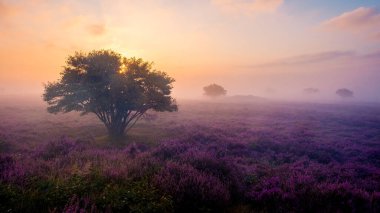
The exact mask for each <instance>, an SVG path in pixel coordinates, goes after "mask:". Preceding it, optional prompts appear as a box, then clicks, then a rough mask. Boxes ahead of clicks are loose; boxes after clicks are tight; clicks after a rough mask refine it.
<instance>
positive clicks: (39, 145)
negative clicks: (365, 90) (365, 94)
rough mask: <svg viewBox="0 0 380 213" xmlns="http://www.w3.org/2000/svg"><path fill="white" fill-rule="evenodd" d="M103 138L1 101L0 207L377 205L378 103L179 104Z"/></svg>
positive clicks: (83, 125)
mask: <svg viewBox="0 0 380 213" xmlns="http://www.w3.org/2000/svg"><path fill="white" fill-rule="evenodd" d="M178 105H179V111H178V112H174V113H153V112H150V113H148V114H149V115H147V116H145V118H144V119H142V120H141V121H139V122H138V123H137V124H136V125H135V126H134V127H133V128H132V129H131V131H130V132H128V135H127V136H126V138H124V139H120V140H117V141H115V140H110V139H108V138H107V131H106V129H105V128H104V126H103V124H102V123H101V122H100V121H99V120H98V119H97V118H96V117H95V116H94V115H86V116H82V117H81V116H79V114H78V113H67V114H58V115H53V114H49V113H47V112H46V106H45V105H43V104H38V103H31V104H28V105H26V104H23V105H21V104H17V103H16V102H7V103H5V104H2V105H0V119H1V122H0V150H1V153H0V212H380V105H379V104H352V103H351V104H350V103H336V104H311V103H290V102H274V101H265V100H254V101H246V102H244V101H243V102H236V101H232V100H230V101H222V100H219V101H178Z"/></svg>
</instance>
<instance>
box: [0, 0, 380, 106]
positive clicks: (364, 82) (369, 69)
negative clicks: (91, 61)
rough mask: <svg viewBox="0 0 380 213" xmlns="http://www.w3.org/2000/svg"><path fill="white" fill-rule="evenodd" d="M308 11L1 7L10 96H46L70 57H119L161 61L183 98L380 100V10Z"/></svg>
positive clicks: (278, 3) (237, 3) (234, 6)
mask: <svg viewBox="0 0 380 213" xmlns="http://www.w3.org/2000/svg"><path fill="white" fill-rule="evenodd" d="M299 2H300V0H292V1H283V0H234V1H232V0H195V1H174V0H173V1H171V0H156V1H153V0H139V1H138V0H126V1H122V0H115V1H106V0H93V1H86V2H80V1H75V0H68V1H59V0H51V1H48V0H0V27H1V28H0V44H1V48H0V84H1V86H0V89H1V90H0V91H2V92H3V93H4V92H7V93H14V92H22V93H25V92H37V93H42V88H43V87H42V85H43V83H44V82H47V81H54V80H56V79H57V78H58V77H59V72H60V71H61V67H62V66H63V65H64V62H65V59H66V57H67V56H68V55H70V54H73V53H74V52H75V51H88V50H93V49H113V50H115V51H118V52H120V53H122V54H124V55H126V56H136V57H142V58H144V59H145V60H149V61H154V62H155V65H156V67H157V68H159V69H161V70H163V71H166V72H168V73H169V74H170V75H171V76H173V77H174V78H175V79H176V80H177V81H176V83H175V89H174V94H175V95H176V96H179V97H182V96H183V97H200V96H201V95H202V87H203V86H204V85H206V84H209V83H214V82H215V83H219V84H222V85H223V86H225V88H226V89H227V91H228V93H229V94H231V95H233V94H253V95H263V96H264V95H269V94H266V91H267V90H268V88H270V89H272V90H273V91H277V95H278V96H286V95H287V96H289V97H296V96H300V95H302V94H300V91H301V90H302V89H303V88H304V87H318V88H321V90H322V91H326V94H325V96H324V97H330V96H332V95H333V93H334V92H331V91H335V89H336V88H337V87H351V88H352V89H354V90H356V91H357V93H358V94H360V96H359V97H363V99H366V100H380V97H379V95H378V93H377V91H378V89H379V86H377V85H376V83H377V82H378V81H379V80H380V76H379V73H380V70H376V69H377V67H379V66H378V65H379V63H378V61H379V60H378V59H380V56H379V55H380V54H379V52H380V30H378V31H376V29H380V28H379V27H380V25H379V23H380V13H379V11H377V10H376V9H374V8H376V6H378V5H373V4H370V3H368V2H370V1H363V2H361V3H362V4H363V5H360V4H359V3H356V2H355V3H353V2H350V3H349V4H344V2H346V1H341V7H340V10H338V9H331V8H333V7H332V5H329V4H332V3H326V5H323V4H319V3H317V2H318V1H312V0H310V1H309V2H310V5H304V4H301V3H299ZM337 2H339V1H337ZM334 6H335V7H337V6H336V5H334ZM338 6H339V4H338ZM329 8H330V9H329ZM343 9H344V11H343ZM331 94H332V95H331ZM272 95H273V94H272Z"/></svg>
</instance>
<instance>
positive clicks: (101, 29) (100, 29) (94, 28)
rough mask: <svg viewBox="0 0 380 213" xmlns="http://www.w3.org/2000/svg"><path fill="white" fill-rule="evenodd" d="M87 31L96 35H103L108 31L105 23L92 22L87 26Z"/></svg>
mask: <svg viewBox="0 0 380 213" xmlns="http://www.w3.org/2000/svg"><path fill="white" fill-rule="evenodd" d="M87 31H88V32H89V33H90V34H91V35H94V36H101V35H104V34H105V33H106V27H105V25H104V24H91V25H88V26H87Z"/></svg>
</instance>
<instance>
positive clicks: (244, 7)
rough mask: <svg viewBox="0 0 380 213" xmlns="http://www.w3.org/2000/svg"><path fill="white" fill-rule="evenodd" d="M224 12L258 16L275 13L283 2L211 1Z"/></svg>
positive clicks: (270, 0)
mask: <svg viewBox="0 0 380 213" xmlns="http://www.w3.org/2000/svg"><path fill="white" fill-rule="evenodd" d="M211 2H212V3H213V4H214V5H216V6H217V7H218V8H220V9H221V10H222V11H224V12H229V13H245V14H259V13H271V12H275V11H276V10H277V9H278V8H279V7H280V6H281V5H282V3H283V2H284V0H211Z"/></svg>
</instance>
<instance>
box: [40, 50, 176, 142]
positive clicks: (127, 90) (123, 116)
mask: <svg viewBox="0 0 380 213" xmlns="http://www.w3.org/2000/svg"><path fill="white" fill-rule="evenodd" d="M173 82H174V79H173V78H171V77H169V76H168V75H167V74H166V73H165V72H161V71H157V70H154V69H153V68H152V63H148V62H145V61H143V60H142V59H140V58H139V59H137V58H126V57H123V56H122V55H120V54H119V53H116V52H114V51H111V50H94V51H92V52H89V53H81V52H76V53H75V54H74V55H73V56H69V57H68V59H67V61H66V65H65V66H64V70H63V71H62V72H61V79H60V80H59V81H58V82H53V83H52V82H49V83H48V84H46V85H45V93H44V94H43V99H44V101H46V102H47V103H48V105H49V106H48V108H47V109H48V112H50V113H58V112H64V113H66V112H71V111H80V112H82V114H81V115H85V114H87V113H94V114H95V115H96V116H97V117H98V118H99V119H100V120H101V121H102V122H103V123H104V125H105V126H106V128H107V130H108V134H109V136H110V137H112V138H120V137H122V136H124V135H125V133H126V132H127V131H128V130H129V129H130V128H131V127H132V126H133V125H134V124H135V123H136V122H137V121H138V120H139V118H141V116H142V115H144V114H145V113H146V112H147V111H148V110H150V109H152V110H154V111H160V112H162V111H169V112H173V111H177V105H176V104H175V100H174V99H173V98H172V97H171V96H170V94H171V89H172V83H173Z"/></svg>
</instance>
